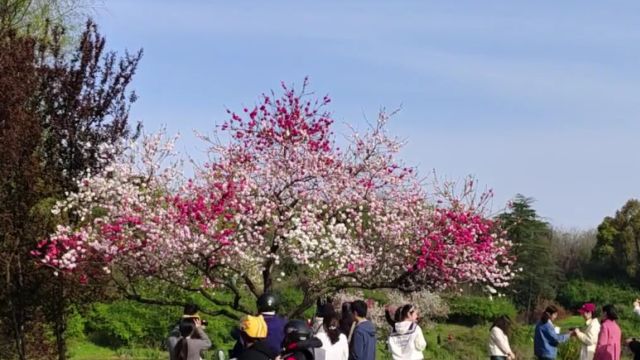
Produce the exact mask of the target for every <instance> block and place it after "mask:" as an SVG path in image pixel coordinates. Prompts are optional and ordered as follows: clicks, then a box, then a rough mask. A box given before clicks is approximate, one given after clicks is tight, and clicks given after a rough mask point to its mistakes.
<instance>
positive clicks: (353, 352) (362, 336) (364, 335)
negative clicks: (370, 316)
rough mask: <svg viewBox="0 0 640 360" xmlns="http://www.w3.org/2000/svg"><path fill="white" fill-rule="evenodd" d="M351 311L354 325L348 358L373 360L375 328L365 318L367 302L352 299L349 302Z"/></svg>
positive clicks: (374, 355)
mask: <svg viewBox="0 0 640 360" xmlns="http://www.w3.org/2000/svg"><path fill="white" fill-rule="evenodd" d="M351 311H352V312H353V316H354V317H355V320H356V327H355V329H354V330H353V336H352V337H351V343H350V344H349V360H375V358H376V328H375V326H374V325H373V323H372V322H371V321H369V320H367V304H366V303H365V302H364V301H362V300H357V301H354V302H353V303H351Z"/></svg>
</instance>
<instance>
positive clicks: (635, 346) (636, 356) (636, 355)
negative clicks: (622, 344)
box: [629, 339, 640, 360]
mask: <svg viewBox="0 0 640 360" xmlns="http://www.w3.org/2000/svg"><path fill="white" fill-rule="evenodd" d="M629 349H631V352H632V353H633V360H640V342H638V340H636V339H633V341H631V342H630V343H629Z"/></svg>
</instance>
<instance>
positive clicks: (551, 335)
mask: <svg viewBox="0 0 640 360" xmlns="http://www.w3.org/2000/svg"><path fill="white" fill-rule="evenodd" d="M542 336H544V337H545V338H546V339H547V340H548V341H549V344H551V346H554V347H557V346H558V345H560V344H561V343H563V342H566V341H567V340H569V335H568V334H558V333H556V330H555V329H554V328H553V325H551V324H550V323H546V324H545V325H544V326H543V327H542Z"/></svg>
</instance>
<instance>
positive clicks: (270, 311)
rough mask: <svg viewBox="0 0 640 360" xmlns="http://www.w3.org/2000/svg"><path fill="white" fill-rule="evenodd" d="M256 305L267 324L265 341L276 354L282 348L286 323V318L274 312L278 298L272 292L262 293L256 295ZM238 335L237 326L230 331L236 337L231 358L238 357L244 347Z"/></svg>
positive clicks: (239, 333)
mask: <svg viewBox="0 0 640 360" xmlns="http://www.w3.org/2000/svg"><path fill="white" fill-rule="evenodd" d="M256 307H257V308H258V312H259V314H260V315H261V316H262V318H263V319H264V321H265V322H266V324H267V330H268V331H267V337H266V339H265V341H266V343H267V345H268V346H269V348H270V349H271V351H272V352H273V353H275V354H278V353H280V351H281V350H282V341H283V340H284V326H285V325H286V324H287V320H286V319H285V318H283V317H281V316H278V315H277V314H276V311H277V309H278V298H277V297H276V296H275V295H274V294H270V293H264V294H262V295H260V297H258V300H257V301H256ZM240 335H241V332H239V331H238V329H237V328H236V329H235V330H234V332H232V336H233V337H234V338H235V339H236V344H235V346H234V347H233V349H232V350H231V351H230V353H229V355H230V357H231V358H237V357H239V356H240V354H242V352H243V351H244V349H245V348H246V344H244V342H243V338H242V336H240Z"/></svg>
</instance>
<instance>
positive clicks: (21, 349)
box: [6, 256, 27, 360]
mask: <svg viewBox="0 0 640 360" xmlns="http://www.w3.org/2000/svg"><path fill="white" fill-rule="evenodd" d="M15 270H16V271H15V276H16V281H15V283H14V282H13V279H12V276H11V275H12V274H13V271H12V267H11V262H8V263H7V270H6V271H7V273H6V289H7V291H8V292H9V293H11V295H9V308H10V311H11V322H12V325H13V333H14V341H15V344H16V354H17V355H18V358H19V359H20V360H26V359H27V354H26V350H25V344H24V342H25V341H24V310H23V308H22V306H21V304H20V301H19V300H18V302H17V303H16V301H15V297H14V295H15V294H20V292H21V291H22V266H21V260H20V257H19V256H17V257H16V269H15Z"/></svg>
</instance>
